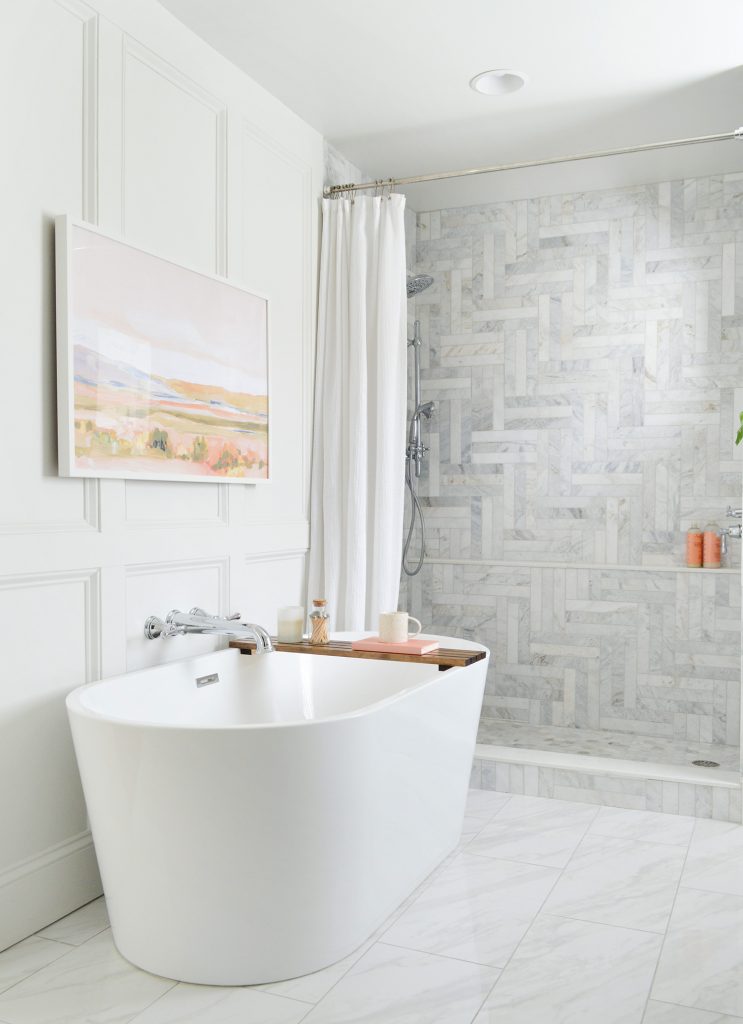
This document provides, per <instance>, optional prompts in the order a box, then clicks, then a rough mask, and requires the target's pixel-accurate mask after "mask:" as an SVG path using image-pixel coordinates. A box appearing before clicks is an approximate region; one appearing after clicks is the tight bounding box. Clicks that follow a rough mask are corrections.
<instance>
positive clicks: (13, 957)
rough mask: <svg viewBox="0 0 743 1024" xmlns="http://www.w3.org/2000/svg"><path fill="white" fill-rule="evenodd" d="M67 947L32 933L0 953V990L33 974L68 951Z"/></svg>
mask: <svg viewBox="0 0 743 1024" xmlns="http://www.w3.org/2000/svg"><path fill="white" fill-rule="evenodd" d="M69 952H70V950H69V947H68V946H63V945H62V944H61V943H60V942H51V941H49V940H48V939H41V938H39V936H38V935H32V936H31V937H30V938H28V939H24V940H23V942H17V943H16V944H15V946H10V947H9V948H8V949H4V950H3V951H2V953H0V992H4V991H5V990H6V989H8V988H10V986H11V985H17V984H18V982H19V981H23V979H24V978H27V977H29V975H31V974H35V973H36V971H38V970H40V969H41V968H42V967H46V965H47V964H50V963H51V962H52V961H53V960H58V959H59V958H60V957H61V956H65V954H66V953H69Z"/></svg>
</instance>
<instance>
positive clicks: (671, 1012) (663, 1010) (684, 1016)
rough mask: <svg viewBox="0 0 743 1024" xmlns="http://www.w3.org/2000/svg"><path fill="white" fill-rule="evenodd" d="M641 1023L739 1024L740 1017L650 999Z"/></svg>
mask: <svg viewBox="0 0 743 1024" xmlns="http://www.w3.org/2000/svg"><path fill="white" fill-rule="evenodd" d="M642 1024H740V1017H730V1016H728V1014H726V1013H710V1012H709V1011H708V1010H695V1009H693V1008H692V1007H690V1006H675V1005H674V1004H673V1003H659V1002H657V1001H656V1000H655V999H651V1000H650V1001H649V1002H648V1005H647V1009H646V1010H645V1016H644V1017H643V1018H642Z"/></svg>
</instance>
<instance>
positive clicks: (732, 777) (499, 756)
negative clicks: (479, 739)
mask: <svg viewBox="0 0 743 1024" xmlns="http://www.w3.org/2000/svg"><path fill="white" fill-rule="evenodd" d="M475 758H477V759H479V760H481V761H498V762H500V763H501V764H522V765H534V766H536V767H538V768H562V769H565V770H567V771H574V772H586V773H587V774H590V775H610V776H613V777H615V778H624V779H652V780H655V781H659V782H680V783H690V784H692V785H695V786H713V787H718V788H720V789H735V790H740V788H741V773H740V772H736V771H730V770H725V769H722V768H697V767H696V766H695V765H692V764H690V765H682V764H659V763H657V762H652V761H631V760H623V759H620V758H616V757H594V756H592V755H589V754H574V753H569V752H566V751H556V750H532V749H529V748H527V747H499V746H496V745H495V744H493V743H478V744H476V746H475Z"/></svg>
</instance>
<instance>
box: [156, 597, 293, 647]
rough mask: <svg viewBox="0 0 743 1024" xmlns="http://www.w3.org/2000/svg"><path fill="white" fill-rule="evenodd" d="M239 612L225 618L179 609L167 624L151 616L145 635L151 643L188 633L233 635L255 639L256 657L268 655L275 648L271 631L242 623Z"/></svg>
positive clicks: (197, 609)
mask: <svg viewBox="0 0 743 1024" xmlns="http://www.w3.org/2000/svg"><path fill="white" fill-rule="evenodd" d="M239 619H240V615H239V613H237V614H235V615H230V616H228V617H227V618H222V617H220V616H219V615H208V614H207V613H206V612H205V611H203V609H201V608H192V609H191V611H190V612H180V611H178V610H177V609H176V608H174V609H173V610H172V611H170V612H168V614H167V615H166V616H165V621H163V620H162V619H159V618H158V617H157V616H156V615H150V617H149V618H148V619H147V621H146V622H145V624H144V635H145V636H146V637H147V639H148V640H155V639H157V637H160V636H162V637H171V636H185V635H186V634H187V633H201V634H205V635H207V636H231V637H234V638H235V639H237V640H253V641H254V642H255V652H256V654H269V653H270V652H271V651H273V649H274V646H273V643H272V642H271V637H270V636H269V634H268V631H267V630H266V629H264V628H263V626H259V625H257V624H256V623H254V622H240V621H239Z"/></svg>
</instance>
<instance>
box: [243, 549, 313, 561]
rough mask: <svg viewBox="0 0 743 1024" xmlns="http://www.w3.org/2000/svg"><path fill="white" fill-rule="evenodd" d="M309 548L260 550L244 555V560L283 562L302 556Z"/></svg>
mask: <svg viewBox="0 0 743 1024" xmlns="http://www.w3.org/2000/svg"><path fill="white" fill-rule="evenodd" d="M308 551H309V548H294V549H288V550H284V551H261V552H260V553H257V554H253V555H245V562H246V563H247V564H249V565H255V564H256V563H257V562H283V561H287V560H289V559H292V558H304V557H305V556H306V555H307V552H308Z"/></svg>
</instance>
